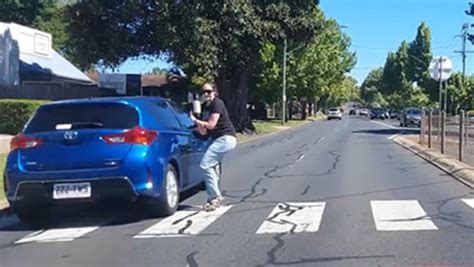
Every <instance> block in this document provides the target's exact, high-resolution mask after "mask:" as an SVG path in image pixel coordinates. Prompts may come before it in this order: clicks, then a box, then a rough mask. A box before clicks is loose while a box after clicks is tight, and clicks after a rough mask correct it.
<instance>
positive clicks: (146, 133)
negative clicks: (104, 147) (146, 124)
mask: <svg viewBox="0 0 474 267" xmlns="http://www.w3.org/2000/svg"><path fill="white" fill-rule="evenodd" d="M158 135H159V133H158V132H157V131H152V130H147V129H143V128H139V127H136V128H133V129H131V130H129V131H126V132H124V133H120V134H111V135H106V136H102V140H104V142H106V143H107V144H137V145H150V144H151V143H153V141H154V140H155V139H156V138H157V137H158Z"/></svg>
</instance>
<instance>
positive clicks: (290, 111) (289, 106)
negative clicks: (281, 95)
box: [288, 100, 293, 120]
mask: <svg viewBox="0 0 474 267" xmlns="http://www.w3.org/2000/svg"><path fill="white" fill-rule="evenodd" d="M288 119H289V120H292V119H293V100H290V101H288Z"/></svg>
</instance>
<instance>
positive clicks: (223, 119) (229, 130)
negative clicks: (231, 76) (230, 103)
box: [206, 97, 236, 139]
mask: <svg viewBox="0 0 474 267" xmlns="http://www.w3.org/2000/svg"><path fill="white" fill-rule="evenodd" d="M206 111H207V113H208V114H209V116H210V115H211V114H213V113H218V114H220V116H219V120H218V121H217V124H216V127H215V128H214V129H212V130H209V134H210V135H211V138H213V139H216V138H219V137H221V136H223V135H232V136H235V132H236V131H235V128H234V125H233V124H232V122H231V120H230V117H229V113H228V112H227V109H226V107H225V105H224V102H223V101H222V100H221V99H220V98H217V97H216V98H214V100H212V102H211V103H209V105H208V106H207V107H206Z"/></svg>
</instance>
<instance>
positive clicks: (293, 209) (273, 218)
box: [257, 202, 326, 234]
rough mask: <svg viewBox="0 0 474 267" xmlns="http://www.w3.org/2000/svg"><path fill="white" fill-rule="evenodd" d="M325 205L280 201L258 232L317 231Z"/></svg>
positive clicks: (320, 203)
mask: <svg viewBox="0 0 474 267" xmlns="http://www.w3.org/2000/svg"><path fill="white" fill-rule="evenodd" d="M325 206H326V203H324V202H286V203H279V204H278V205H277V206H276V207H275V208H274V209H273V211H272V212H271V213H270V215H269V216H268V218H267V219H266V220H265V222H263V224H262V225H261V226H260V228H258V230H257V234H273V233H301V232H317V231H318V230H319V225H320V224H321V219H322V217H323V213H324V207H325Z"/></svg>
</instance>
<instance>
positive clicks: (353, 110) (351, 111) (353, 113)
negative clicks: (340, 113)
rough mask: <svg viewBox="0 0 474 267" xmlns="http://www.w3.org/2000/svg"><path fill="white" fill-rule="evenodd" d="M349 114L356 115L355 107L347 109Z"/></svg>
mask: <svg viewBox="0 0 474 267" xmlns="http://www.w3.org/2000/svg"><path fill="white" fill-rule="evenodd" d="M349 115H357V111H356V110H355V109H351V110H350V111H349Z"/></svg>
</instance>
